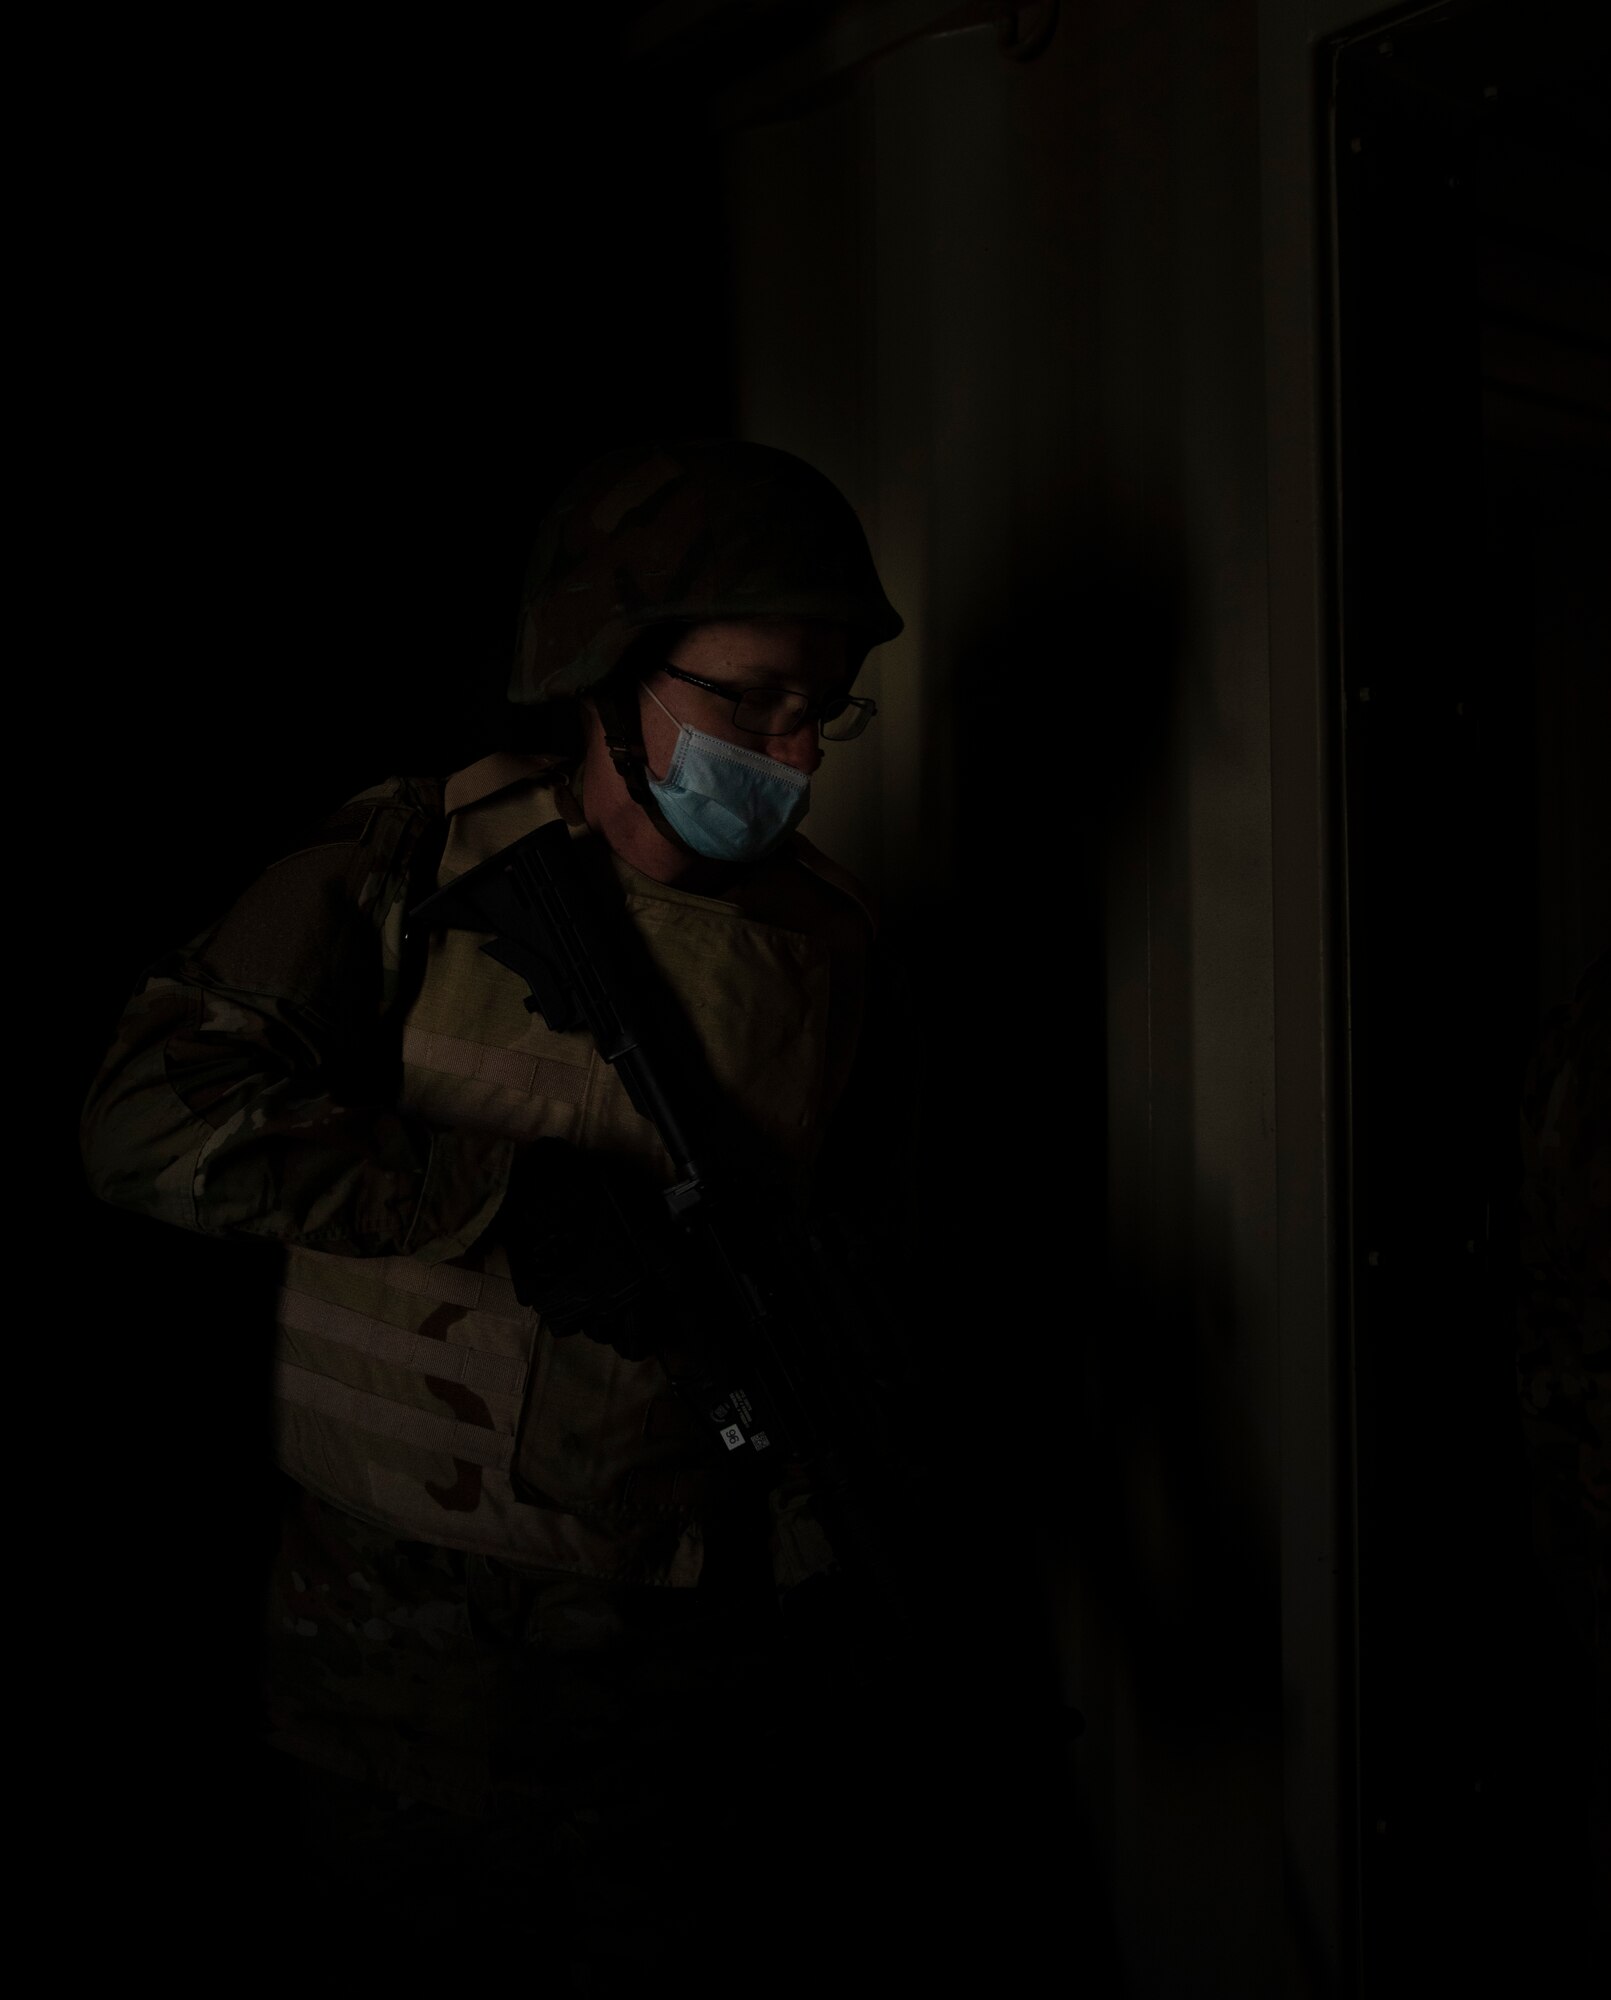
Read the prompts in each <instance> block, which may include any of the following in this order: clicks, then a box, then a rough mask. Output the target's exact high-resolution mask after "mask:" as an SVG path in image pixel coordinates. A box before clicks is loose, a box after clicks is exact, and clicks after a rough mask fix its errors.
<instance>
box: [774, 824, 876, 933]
mask: <svg viewBox="0 0 1611 2000" xmlns="http://www.w3.org/2000/svg"><path fill="white" fill-rule="evenodd" d="M790 851H791V853H792V855H793V857H794V859H795V860H796V861H798V862H799V863H800V865H801V867H802V868H804V869H806V870H807V872H808V873H810V874H812V875H814V876H815V877H816V879H817V880H818V881H819V882H824V883H826V884H827V886H828V887H829V888H830V889H836V890H837V891H838V892H839V894H840V895H841V896H844V897H846V898H847V899H848V900H849V901H850V902H852V903H854V904H855V906H856V908H857V909H858V910H860V911H861V913H862V915H863V916H864V917H865V918H866V919H867V928H868V930H869V931H871V933H872V934H873V936H874V937H877V935H878V898H877V897H876V896H875V895H874V894H873V892H872V890H871V889H869V888H868V887H867V884H866V883H865V882H863V881H862V880H861V878H860V877H859V876H857V875H852V874H851V872H850V870H849V869H848V868H841V867H840V865H839V863H838V862H837V861H830V860H829V859H828V857H827V855H826V854H824V853H823V851H822V849H821V848H820V847H813V846H812V844H811V842H810V841H809V840H807V839H806V837H805V835H804V834H802V833H797V834H796V835H795V836H794V842H793V846H792V848H791V850H790Z"/></svg>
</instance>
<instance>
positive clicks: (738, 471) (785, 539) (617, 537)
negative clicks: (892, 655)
mask: <svg viewBox="0 0 1611 2000" xmlns="http://www.w3.org/2000/svg"><path fill="white" fill-rule="evenodd" d="M763 617H784V618H822V619H830V620H832V621H833V622H835V623H836V624H842V625H846V626H848V627H850V628H851V630H852V631H853V632H854V633H855V634H856V636H857V637H858V638H859V639H861V640H862V641H863V643H864V644H865V645H867V646H876V645H878V644H880V643H881V642H882V641H883V640H885V639H893V638H894V637H895V635H896V633H897V632H899V631H900V629H901V619H900V617H899V616H898V614H897V613H896V612H895V611H894V610H893V608H892V607H891V605H890V602H889V600H888V598H886V597H885V595H884V592H883V587H882V586H881V584H880V583H879V581H878V572H877V570H876V569H875V568H874V567H873V559H872V555H871V553H870V552H869V550H868V547H867V537H866V535H865V534H863V532H862V527H861V523H860V522H859V521H858V520H857V518H856V515H855V513H854V511H853V510H852V508H851V506H850V503H849V501H847V500H846V499H845V497H844V495H843V494H842V493H841V492H840V491H839V489H838V487H836V486H835V485H834V484H833V482H832V480H830V479H827V478H825V477H824V476H823V474H822V473H820V472H818V471H816V470H815V469H814V468H813V467H812V466H809V465H807V464H806V463H805V461H804V460H803V459H799V458H795V457H794V456H793V455H792V453H790V452H786V451H778V450H775V449H774V448H773V447H772V446H770V445H764V444H738V443H728V444H723V443H699V444H659V445H651V446H649V447H647V448H646V449H639V450H634V451H617V452H611V453H610V454H609V455H608V456H607V457H604V458H601V459H598V460H597V461H595V463H594V464H592V465H590V466H589V467H588V468H587V469H586V471H584V472H583V473H581V474H580V475H579V477H578V478H577V479H576V480H575V481H574V482H573V483H572V484H571V486H570V488H569V489H568V490H567V491H566V493H565V494H564V495H563V496H562V497H561V499H560V500H559V501H558V502H557V504H556V505H555V506H554V507H553V508H552V509H551V510H550V512H549V513H548V515H547V516H546V518H545V519H544V521H543V523H542V526H541V527H540V528H539V529H538V532H537V545H536V548H535V549H534V550H533V552H532V558H531V562H530V565H529V567H528V569H527V572H526V588H525V599H524V604H523V608H522V613H521V620H520V637H519V642H518V644H517V647H516V651H515V665H514V671H513V673H512V674H511V675H510V678H509V699H510V700H511V701H513V702H539V701H548V700H551V699H553V698H554V697H556V696H559V695H571V694H579V693H581V692H582V690H583V689H585V688H590V687H593V686H595V685H596V684H597V683H598V682H599V681H601V680H603V679H604V677H605V676H606V675H607V674H608V673H609V672H610V669H611V668H612V667H613V666H614V665H615V663H616V661H617V660H619V659H620V657H621V655H622V654H623V653H624V652H625V651H626V649H627V647H628V645H629V644H630V643H631V641H632V640H633V638H634V637H635V636H636V635H637V634H638V633H639V632H642V631H646V630H648V629H649V628H650V627H652V626H655V625H662V624H669V623H681V624H703V623H705V622H706V621H707V620H710V619H716V618H763Z"/></svg>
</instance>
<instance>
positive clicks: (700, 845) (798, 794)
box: [644, 684, 811, 861]
mask: <svg viewBox="0 0 1611 2000" xmlns="http://www.w3.org/2000/svg"><path fill="white" fill-rule="evenodd" d="M644 693H645V694H646V695H648V697H649V699H650V700H651V701H652V702H653V703H654V704H655V706H656V708H658V709H659V710H660V711H661V713H662V714H663V715H666V716H669V717H670V719H671V720H672V721H673V722H675V723H676V724H677V743H676V747H675V748H674V749H673V751H672V753H671V762H670V763H669V764H668V765H667V766H666V775H665V776H664V777H663V778H657V777H656V776H655V775H654V773H653V772H652V771H651V772H649V773H648V774H647V775H648V779H649V790H650V791H651V792H652V793H653V794H654V802H655V804H656V805H657V806H658V807H659V808H660V811H661V813H662V814H663V815H664V817H665V821H666V824H667V825H668V826H669V827H670V828H671V830H672V832H673V833H674V834H676V836H677V838H678V839H679V840H680V841H681V842H682V843H683V845H684V846H685V847H691V848H692V849H693V851H694V852H695V853H696V854H703V855H705V856H706V857H707V859H709V860H711V861H759V860H760V859H761V857H762V856H763V855H766V854H770V853H771V852H772V850H773V848H774V847H776V846H777V845H778V843H779V842H780V841H782V840H786V839H787V838H788V836H789V835H790V834H791V833H792V832H793V831H794V829H795V828H796V827H797V826H798V825H799V824H800V822H801V820H803V819H804V818H805V816H806V808H807V807H808V806H809V805H810V803H811V780H810V778H809V777H808V776H807V775H806V773H805V772H804V771H797V770H795V769H794V767H793V766H792V765H789V764H782V763H779V761H778V760H777V758H776V757H768V756H767V755H766V753H765V752H764V751H761V750H745V749H743V748H742V747H741V746H740V745H739V744H737V743H728V742H726V741H724V739H723V738H722V737H720V736H712V735H711V734H710V733H709V732H708V731H707V730H704V729H695V728H694V726H693V724H692V723H691V722H681V721H678V718H677V717H676V716H674V715H672V713H671V710H670V709H669V708H667V707H666V704H665V703H664V702H663V701H662V700H661V699H660V697H659V695H657V694H656V693H655V691H654V689H653V688H651V687H649V686H648V685H647V684H645V686H644Z"/></svg>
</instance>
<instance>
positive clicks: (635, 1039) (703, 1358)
mask: <svg viewBox="0 0 1611 2000" xmlns="http://www.w3.org/2000/svg"><path fill="white" fill-rule="evenodd" d="M592 846H593V841H592V838H591V837H590V836H583V837H582V838H581V839H580V840H578V839H576V838H574V837H573V836H572V834H571V832H570V830H569V828H568V827H567V826H566V825H565V823H564V822H563V821H559V820H555V821H552V822H550V823H549V824H548V825H546V826H541V827H538V828H537V829H536V830H535V831H534V832H532V833H529V834H527V835H525V836H524V838H522V839H520V840H517V841H515V842H514V843H513V844H512V845H511V846H509V847H506V848H504V849H503V850H502V852H501V853H498V854H495V855H494V856H493V857H492V858H491V859H490V860H489V861H485V862H482V863H481V864H480V865H479V866H478V867H475V868H472V869H470V870H469V871H468V872H467V873H465V874H463V875H461V876H459V877H458V878H457V880H455V881H453V882H451V883H449V884H448V885H447V886H446V887H445V888H442V889H439V890H437V891H436V892H435V894H434V895H431V896H429V897H427V898H426V899H425V901H423V902H422V903H420V904H419V905H418V906H417V907H416V908H415V909H414V910H412V911H411V912H410V913H409V917H408V923H407V932H408V936H409V937H410V939H414V938H417V937H419V936H420V935H422V934H423V933H424V932H426V931H430V930H438V929H459V930H467V931H474V932H486V933H489V936H488V939H487V942H486V943H485V944H483V945H482V946H481V949H482V951H484V952H485V953H486V954H487V956H488V957H489V958H493V959H496V960H497V961H498V963H499V964H500V965H504V966H507V967H508V968H509V970H510V971H511V972H514V973H517V974H518V975H519V977H520V978H521V979H522V980H524V981H525V983H526V985H527V987H528V988H529V992H528V994H527V998H526V1003H525V1004H526V1006H527V1007H528V1008H529V1009H531V1010H532V1011H533V1012H541V1014H542V1017H543V1019H544V1020H545V1021H546V1022H547V1024H548V1026H549V1028H550V1029H552V1030H553V1031H554V1032H555V1033H557V1034H565V1033H569V1032H571V1031H573V1030H575V1029H578V1028H585V1029H586V1030H587V1032H588V1033H589V1034H590V1035H591V1036H592V1038H593V1042H594V1044H595V1046H596V1047H597V1049H598V1052H599V1054H600V1055H601V1056H602V1057H603V1059H604V1060H605V1061H606V1062H607V1063H609V1064H611V1065H612V1067H613V1068H614V1069H615V1071H616V1073H617V1074H618V1075H619V1076H620V1078H621V1080H622V1083H623V1084H624V1085H625V1087H626V1090H627V1094H628V1096H629V1097H630V1098H631V1101H632V1103H633V1105H634V1106H635V1107H636V1109H637V1110H638V1111H639V1112H640V1113H641V1114H642V1115H643V1116H644V1117H645V1118H647V1119H648V1120H649V1121H650V1123H651V1124H653V1126H654V1127H655V1129H656V1131H658V1133H659V1134H660V1137H661V1140H662V1142H663V1143H664V1145H665V1148H666V1151H667V1153H668V1154H669V1155H670V1157H671V1161H672V1164H673V1168H674V1178H673V1180H672V1182H671V1185H670V1186H668V1187H666V1188H665V1189H664V1190H663V1191H662V1192H663V1199H664V1202H665V1208H666V1213H667V1215H668V1216H669V1218H670V1219H671V1221H672V1222H673V1224H674V1225H675V1226H676V1229H677V1231H678V1232H679V1233H680V1235H681V1237H682V1238H683V1240H684V1242H685V1244H686V1246H687V1252H688V1261H689V1263H690V1265H691V1267H692V1269H693V1270H694V1271H695V1272H696V1273H697V1274H698V1283H699V1289H700V1291H701V1292H702V1294H704V1295H705V1297H707V1298H708V1299H709V1307H710V1309H709V1311H708V1313H705V1314H702V1315H701V1319H702V1322H703V1325H702V1337H701V1338H700V1340H699V1341H698V1342H697V1343H696V1344H695V1346H694V1347H693V1349H692V1350H691V1351H689V1352H688V1353H685V1354H681V1355H679V1356H678V1362H677V1366H676V1367H675V1368H674V1369H673V1370H672V1372H671V1379H672V1382H673V1385H674V1387H675V1388H676V1389H677V1390H678V1392H679V1393H680V1394H681V1395H682V1396H683V1398H684V1399H685V1401H687V1402H688V1403H689V1404H691V1405H692V1407H693V1408H694V1409H695V1410H696V1411H697V1412H698V1413H699V1416H700V1418H701V1420H702V1421H703V1422H704V1423H705V1424H707V1425H708V1426H709V1433H710V1436H711V1440H712V1443H713V1445H714V1446H715V1447H716V1449H717V1451H718V1452H719V1453H720V1455H721V1456H722V1457H723V1458H724V1460H726V1461H727V1462H728V1463H729V1464H732V1465H735V1466H742V1467H743V1468H744V1469H745V1470H747V1471H748V1472H749V1473H750V1474H751V1475H752V1476H754V1477H757V1478H759V1479H760V1480H761V1481H762V1482H763V1483H768V1484H776V1483H780V1482H781V1481H782V1480H783V1479H784V1478H785V1477H786V1476H787V1477H790V1478H793V1479H798V1480H801V1481H802V1482H803V1483H804V1484H805V1486H806V1487H807V1489H808V1490H809V1492H810V1493H811V1495H812V1497H813V1501H814V1503H815V1505H816V1511H817V1512H818V1514H819V1516H820V1517H821V1519H822V1524H823V1526H824V1528H825V1530H826V1531H827V1533H828V1536H829V1539H830V1542H831V1543H832V1545H833V1547H834V1552H835V1555H836V1557H837V1558H838V1560H839V1563H840V1566H841V1568H843V1569H844V1570H845V1571H847V1572H849V1573H851V1574H853V1575H859V1576H860V1577H861V1578H863V1579H864V1580H866V1581H869V1582H872V1583H874V1584H875V1585H876V1586H877V1588H878V1593H879V1595H880V1597H881V1598H882V1599H883V1600H884V1606H885V1609H886V1611H891V1610H894V1608H895V1604H896V1601H897V1600H898V1598H899V1595H900V1592H899V1589H898V1587H897V1586H896V1582H895V1578H894V1576H893V1573H892V1564H891V1562H890V1559H889V1556H888V1553H887V1548H886V1539H885V1537H884V1536H882V1535H880V1534H878V1533H876V1532H875V1531H874V1530H873V1528H872V1527H871V1525H870V1518H869V1495H870V1492H872V1493H874V1494H876V1493H877V1492H879V1491H880V1489H881V1490H882V1494H883V1497H884V1500H885V1504H886V1506H887V1505H888V1504H889V1503H890V1498H891V1489H892V1488H893V1487H894V1486H895V1485H896V1483H897V1481H898V1473H897V1470H896V1466H897V1455H896V1453H895V1452H894V1451H893V1450H892V1448H891V1447H892V1439H891V1418H890V1407H889V1393H890V1392H889V1387H888V1384H887V1382H886V1381H885V1380H883V1379H882V1375H881V1366H882V1363H883V1360H884V1358H885V1357H886V1356H887V1354H888V1348H887V1346H886V1344H885V1343H884V1341H883V1339H882V1338H881V1336H880V1333H879V1331H878V1330H877V1329H874V1328H872V1327H870V1326H868V1325H867V1324H866V1323H865V1321H864V1320H863V1319H862V1318H861V1316H860V1315H859V1314H858V1312H857V1310H856V1305H855V1301H854V1298H853V1296H852V1289H851V1287H850V1285H849V1284H848V1283H847V1282H846V1279H845V1277H844V1274H843V1270H842V1267H841V1266H840V1264H839V1263H838V1262H837V1261H836V1259H835V1258H834V1257H833V1256H831V1255H830V1254H829V1253H828V1251H827V1249H826V1247H825V1245H824V1243H823V1241H822V1239H821V1237H820V1235H819V1234H817V1233H815V1232H813V1231H810V1230H807V1229H805V1228H804V1227H803V1226H801V1225H800V1224H798V1223H797V1222H795V1221H794V1220H793V1219H792V1218H788V1217H779V1216H777V1215H776V1214H769V1213H762V1214H757V1213H756V1212H755V1210H754V1208H753V1207H746V1206H745V1205H744V1204H743V1202H742V1200H741V1198H740V1196H739V1194H738V1192H737V1190H736V1188H735V1187H733V1186H731V1185H729V1186H717V1185H714V1184H713V1181H712V1177H711V1175H710V1174H709V1173H708V1172H707V1170H706V1166H705V1160H706V1158H707V1154H706V1151H705V1149H704V1146H703V1145H702V1144H701V1143H700V1140H701V1139H703V1138H705V1137H707V1136H708V1135H703V1134H701V1135H698V1137H696V1135H695V1133H694V1132H693V1131H692V1130H691V1129H690V1121H691V1119H692V1118H693V1111H692V1100H693V1098H694V1095H695V1093H694V1091H693V1090H692V1089H691V1088H688V1087H687V1079H686V1078H685V1079H682V1082H683V1084H684V1088H683V1089H682V1090H680V1091H679V1089H678V1088H677V1080H676V1079H675V1078H674V1076H673V1074H672V1072H671V1070H670V1068H669V1067H668V1065H667V1063H666V1061H665V1059H664V1057H663V1056H662V1055H660V1054H659V1053H657V1052H656V1051H654V1050H653V1049H652V1048H651V1046H650V1042H649V1040H648V1039H646V1036H645V1033H644V1030H643V1025H642V1023H641V1021H640V1018H639V1004H640V995H639V994H637V993H636V992H634V990H633V986H632V982H631V981H629V979H628V978H627V977H626V976H625V974H624V973H623V971H622V969H621V965H620V959H619V954H618V952H617V951H616V949H614V947H613V941H612V938H611V936H610V931H609V927H608V926H607V924H606V923H605V922H604V921H603V920H602V917H601V914H600V901H601V899H600V897H599V894H598V892H597V891H596V890H595V889H593V888H592V887H591V886H590V885H589V883H588V881H587V879H586V874H585V872H584V867H583V860H582V856H581V855H579V853H578V849H579V848H580V849H591V848H592ZM589 858H590V859H591V860H593V861H594V862H596V861H597V858H598V857H597V856H596V855H594V856H590V857H589Z"/></svg>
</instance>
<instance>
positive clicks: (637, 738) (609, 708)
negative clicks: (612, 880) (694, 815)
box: [593, 677, 686, 850]
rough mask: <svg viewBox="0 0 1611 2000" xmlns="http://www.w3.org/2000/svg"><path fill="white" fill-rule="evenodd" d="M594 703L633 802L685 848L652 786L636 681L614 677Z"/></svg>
mask: <svg viewBox="0 0 1611 2000" xmlns="http://www.w3.org/2000/svg"><path fill="white" fill-rule="evenodd" d="M593 706H594V707H595V708H596V709H597V711H598V718H599V721H600V723H601V724H602V725H603V729H604V746H605V748H606V749H607V750H608V751H609V753H610V762H611V763H612V764H613V765H614V766H615V768H616V770H617V771H618V772H619V773H620V774H621V782H622V783H623V784H624V785H625V786H626V788H627V793H628V795H629V797H630V798H631V800H632V802H633V804H634V805H635V806H637V807H638V808H639V810H640V811H642V812H644V813H646V814H647V815H648V817H649V819H650V821H651V822H652V824H653V826H654V828H655V830H656V832H658V833H661V834H663V835H664V836H665V838H666V839H667V840H669V841H671V842H673V843H674V844H675V845H676V846H678V847H682V848H684V849H685V850H686V842H684V841H681V840H678V838H677V836H676V834H675V833H673V832H672V830H671V828H670V826H669V825H668V824H667V822H666V820H665V817H664V815H663V814H662V813H661V811H660V808H659V807H658V806H657V805H656V804H655V801H654V794H653V792H651V791H650V789H649V778H648V769H649V753H648V752H647V751H646V750H645V749H644V747H643V717H642V714H641V712H640V709H639V706H638V684H637V682H636V681H632V682H629V683H627V684H625V685H623V684H622V683H621V682H620V681H618V680H616V679H614V678H613V677H612V678H611V679H610V680H608V681H605V682H604V683H603V684H602V685H601V686H599V687H596V688H595V689H594V690H593Z"/></svg>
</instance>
